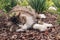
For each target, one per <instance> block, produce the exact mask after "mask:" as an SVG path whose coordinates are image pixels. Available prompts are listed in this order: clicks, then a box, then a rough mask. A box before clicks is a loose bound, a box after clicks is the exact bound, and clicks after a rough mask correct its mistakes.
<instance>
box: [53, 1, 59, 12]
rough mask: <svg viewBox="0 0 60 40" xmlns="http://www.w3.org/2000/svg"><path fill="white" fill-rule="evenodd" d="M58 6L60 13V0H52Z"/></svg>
mask: <svg viewBox="0 0 60 40" xmlns="http://www.w3.org/2000/svg"><path fill="white" fill-rule="evenodd" d="M52 1H53V2H54V4H55V6H56V7H57V12H58V13H60V0H52Z"/></svg>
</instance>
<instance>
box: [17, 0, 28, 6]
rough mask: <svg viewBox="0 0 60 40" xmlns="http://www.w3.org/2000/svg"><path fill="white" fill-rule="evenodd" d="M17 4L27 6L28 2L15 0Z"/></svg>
mask: <svg viewBox="0 0 60 40" xmlns="http://www.w3.org/2000/svg"><path fill="white" fill-rule="evenodd" d="M17 4H18V5H20V6H27V5H28V2H27V0H17Z"/></svg>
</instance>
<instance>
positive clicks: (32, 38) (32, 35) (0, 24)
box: [0, 14, 60, 40]
mask: <svg viewBox="0 0 60 40" xmlns="http://www.w3.org/2000/svg"><path fill="white" fill-rule="evenodd" d="M46 16H47V18H46V19H43V20H42V21H44V22H46V23H52V24H53V25H54V27H52V28H48V29H47V30H48V31H47V30H46V31H45V32H40V31H38V30H34V29H31V30H27V31H25V32H16V31H15V30H16V29H17V28H18V26H17V25H15V24H12V25H9V26H7V23H8V22H9V20H7V19H6V18H5V17H4V16H1V17H0V40H60V25H58V24H57V23H56V20H57V18H56V17H57V15H51V14H46ZM11 26H13V27H11ZM11 28H12V29H11Z"/></svg>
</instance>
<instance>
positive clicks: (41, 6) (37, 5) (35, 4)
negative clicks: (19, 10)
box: [28, 0, 46, 13]
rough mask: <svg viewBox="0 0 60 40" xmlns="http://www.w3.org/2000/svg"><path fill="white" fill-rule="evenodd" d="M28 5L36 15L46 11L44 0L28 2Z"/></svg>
mask: <svg viewBox="0 0 60 40" xmlns="http://www.w3.org/2000/svg"><path fill="white" fill-rule="evenodd" d="M28 3H29V5H31V7H32V8H33V9H35V11H36V12H38V13H40V12H41V13H42V12H43V11H44V10H46V0H28Z"/></svg>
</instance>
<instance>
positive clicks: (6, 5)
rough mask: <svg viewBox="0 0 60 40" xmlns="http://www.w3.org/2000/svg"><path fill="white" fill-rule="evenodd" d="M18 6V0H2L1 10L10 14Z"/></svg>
mask: <svg viewBox="0 0 60 40" xmlns="http://www.w3.org/2000/svg"><path fill="white" fill-rule="evenodd" d="M16 4H17V2H16V0H0V9H2V10H3V11H5V12H9V11H10V10H11V9H12V7H14V6H15V5H16Z"/></svg>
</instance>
